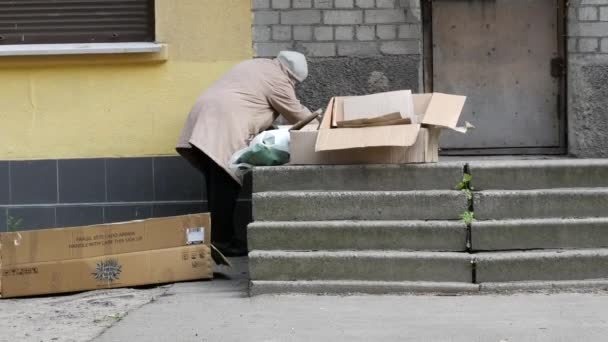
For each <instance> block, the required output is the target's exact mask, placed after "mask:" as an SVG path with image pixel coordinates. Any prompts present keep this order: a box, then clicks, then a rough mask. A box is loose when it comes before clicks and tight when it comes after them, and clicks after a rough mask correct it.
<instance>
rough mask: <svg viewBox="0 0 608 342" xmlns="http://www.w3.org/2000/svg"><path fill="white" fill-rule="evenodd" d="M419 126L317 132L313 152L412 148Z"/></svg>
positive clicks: (323, 130) (340, 129)
mask: <svg viewBox="0 0 608 342" xmlns="http://www.w3.org/2000/svg"><path fill="white" fill-rule="evenodd" d="M419 131H420V125H396V126H379V127H366V128H334V129H323V128H321V129H320V130H319V135H318V137H317V144H316V146H315V151H317V152H318V151H331V150H345V149H350V148H362V147H372V146H412V145H414V143H415V142H416V139H417V137H418V132H419Z"/></svg>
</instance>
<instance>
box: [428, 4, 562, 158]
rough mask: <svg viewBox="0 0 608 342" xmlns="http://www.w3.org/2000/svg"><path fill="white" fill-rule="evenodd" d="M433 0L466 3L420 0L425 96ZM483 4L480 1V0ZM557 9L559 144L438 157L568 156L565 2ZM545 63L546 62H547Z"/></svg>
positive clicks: (457, 152) (430, 79) (456, 152)
mask: <svg viewBox="0 0 608 342" xmlns="http://www.w3.org/2000/svg"><path fill="white" fill-rule="evenodd" d="M433 1H466V0H420V7H421V16H422V75H423V77H422V82H423V89H424V92H425V93H431V92H433ZM482 1H483V0H482ZM555 1H556V3H557V9H556V12H557V13H555V15H556V16H557V32H556V33H557V34H556V37H555V39H557V50H558V58H560V59H561V61H562V63H561V64H562V65H561V70H560V73H561V76H560V77H559V81H558V94H557V96H558V98H557V106H558V108H557V113H556V114H557V116H558V118H557V120H558V129H559V145H558V146H548V147H513V148H493V147H490V148H478V149H462V148H455V149H441V150H440V154H441V155H446V156H449V155H454V156H458V155H478V156H483V155H542V154H545V155H563V154H567V153H568V140H567V139H568V127H567V122H568V120H567V94H568V93H567V73H566V66H567V63H568V60H567V57H568V54H567V51H566V45H567V44H566V40H567V36H566V16H567V11H568V8H567V5H566V4H567V0H555ZM547 62H549V61H547Z"/></svg>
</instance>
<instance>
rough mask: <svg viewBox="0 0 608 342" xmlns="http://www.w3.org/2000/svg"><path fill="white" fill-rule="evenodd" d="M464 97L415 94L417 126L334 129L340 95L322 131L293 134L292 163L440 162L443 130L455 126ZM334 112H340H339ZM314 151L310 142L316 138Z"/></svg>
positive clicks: (296, 132) (333, 100)
mask: <svg viewBox="0 0 608 342" xmlns="http://www.w3.org/2000/svg"><path fill="white" fill-rule="evenodd" d="M465 99H466V97H465V96H458V95H448V94H441V93H429V94H414V95H412V102H413V106H414V114H415V115H416V121H417V122H418V123H413V124H408V125H392V126H376V127H362V128H332V120H333V118H334V116H335V115H338V116H339V115H340V114H339V112H340V110H341V109H340V107H341V105H340V102H341V101H342V100H343V98H341V97H336V98H333V99H331V101H330V103H329V105H328V107H327V109H326V111H325V115H324V117H323V120H322V122H321V125H320V127H319V130H318V131H292V132H291V141H290V153H291V160H290V163H291V164H383V163H387V164H401V163H426V162H437V161H438V153H439V136H440V132H441V130H442V129H452V130H456V131H461V132H463V131H466V130H465V129H463V128H460V127H457V123H458V119H459V117H460V113H461V112H462V108H463V106H464V102H465ZM336 109H337V111H338V113H336ZM315 136H316V141H315V142H314V148H312V146H311V143H312V140H313V139H315Z"/></svg>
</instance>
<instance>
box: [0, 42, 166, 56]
mask: <svg viewBox="0 0 608 342" xmlns="http://www.w3.org/2000/svg"><path fill="white" fill-rule="evenodd" d="M162 48H163V45H162V44H157V43H91V44H86V43H75V44H24V45H0V56H49V55H97V54H118V53H158V52H161V50H162Z"/></svg>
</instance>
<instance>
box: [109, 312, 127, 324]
mask: <svg viewBox="0 0 608 342" xmlns="http://www.w3.org/2000/svg"><path fill="white" fill-rule="evenodd" d="M108 317H110V318H113V319H114V320H115V321H116V322H120V321H121V320H122V319H123V317H124V315H121V314H120V313H118V312H117V313H115V314H113V315H108Z"/></svg>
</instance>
